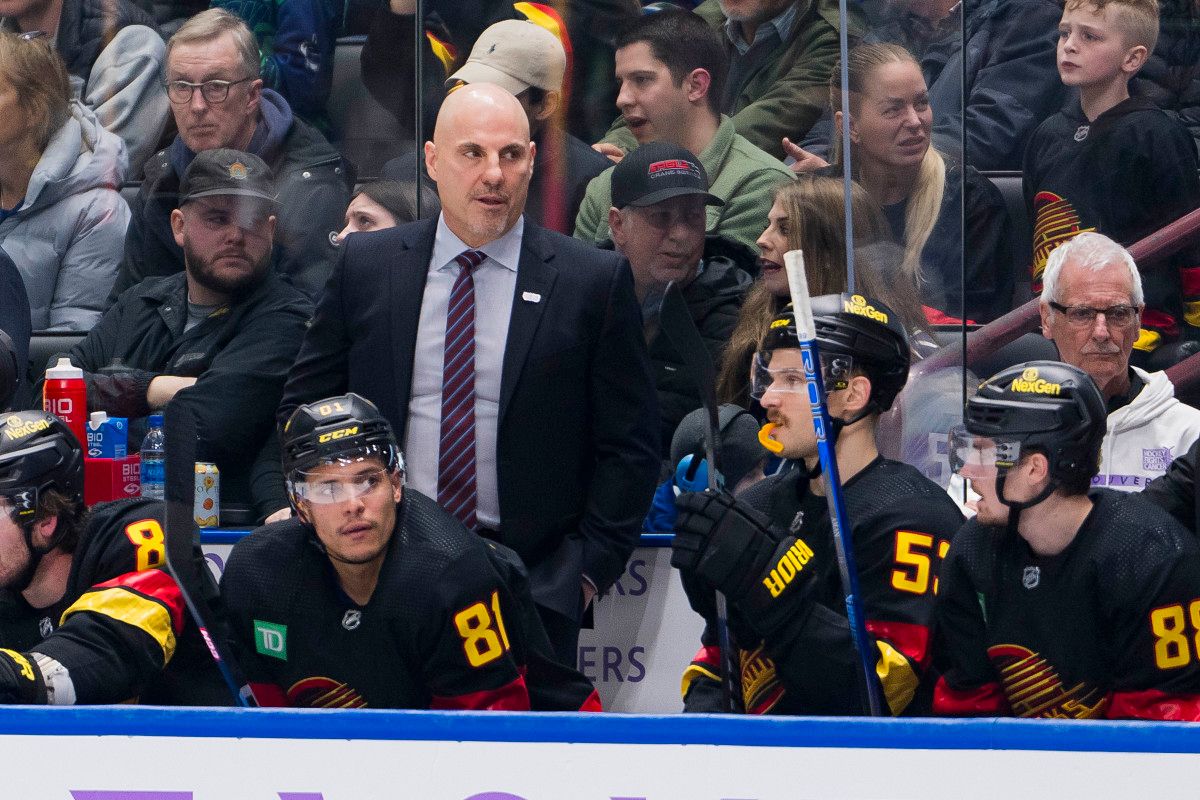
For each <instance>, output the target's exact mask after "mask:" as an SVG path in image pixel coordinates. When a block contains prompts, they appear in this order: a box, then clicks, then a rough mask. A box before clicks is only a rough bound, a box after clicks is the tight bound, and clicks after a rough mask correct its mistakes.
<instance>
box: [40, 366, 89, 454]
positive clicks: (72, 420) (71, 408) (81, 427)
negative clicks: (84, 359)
mask: <svg viewBox="0 0 1200 800" xmlns="http://www.w3.org/2000/svg"><path fill="white" fill-rule="evenodd" d="M42 408H43V409H45V410H46V411H49V412H50V413H51V414H53V415H55V416H56V417H58V418H59V419H61V420H62V421H63V422H65V423H67V427H68V428H70V429H71V432H72V433H74V434H75V438H77V439H79V443H80V445H81V446H82V447H84V448H86V447H87V416H88V412H87V384H86V383H84V382H83V370H81V369H80V368H79V367H77V366H75V365H74V364H72V363H71V359H69V358H66V357H63V358H60V359H59V360H58V363H57V364H55V365H54V366H53V367H51V368H50V369H48V370H46V384H45V388H44V389H43V390H42Z"/></svg>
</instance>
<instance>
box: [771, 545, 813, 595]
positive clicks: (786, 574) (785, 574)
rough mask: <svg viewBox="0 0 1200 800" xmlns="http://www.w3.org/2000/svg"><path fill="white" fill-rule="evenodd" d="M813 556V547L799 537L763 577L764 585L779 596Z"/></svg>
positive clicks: (772, 593)
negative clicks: (768, 573)
mask: <svg viewBox="0 0 1200 800" xmlns="http://www.w3.org/2000/svg"><path fill="white" fill-rule="evenodd" d="M812 557H813V551H812V548H811V547H809V546H808V545H807V544H805V543H804V540H803V539H797V540H796V543H795V544H793V545H792V546H791V547H789V548H788V551H787V552H786V553H784V554H783V555H782V556H780V558H779V561H778V562H777V563H776V564H775V567H774V569H772V570H771V574H770V575H768V576H767V577H765V578H763V586H765V587H767V591H768V592H770V593H771V597H779V595H781V594H783V590H784V589H786V588H787V587H788V584H790V583H791V582H792V579H793V578H795V577H796V576H797V575H799V574H800V571H801V570H802V569H804V565H805V564H807V563H808V560H809V559H810V558H812Z"/></svg>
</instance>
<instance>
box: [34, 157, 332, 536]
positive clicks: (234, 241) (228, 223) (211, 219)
mask: <svg viewBox="0 0 1200 800" xmlns="http://www.w3.org/2000/svg"><path fill="white" fill-rule="evenodd" d="M179 201H180V202H179V208H177V209H174V210H173V211H172V212H171V218H170V224H171V228H172V234H173V236H174V237H175V238H174V241H175V243H176V244H177V245H178V246H179V248H180V249H181V250H182V251H183V253H184V262H185V268H184V271H183V272H182V273H178V274H175V275H167V276H163V277H154V278H147V279H146V280H144V281H142V282H141V283H139V284H138V285H137V286H134V287H133V288H131V289H129V290H128V291H126V292H124V293H123V294H122V295H121V297H120V299H119V300H117V303H116V305H114V306H113V307H112V308H110V309H109V310H108V311H107V312H105V314H104V316H103V317H101V318H100V321H99V322H98V323H97V324H96V326H95V327H94V328H92V330H91V331H90V332H89V333H88V335H87V337H86V338H85V339H84V340H83V341H81V342H80V343H78V344H77V345H75V346H74V347H73V348H71V351H70V353H69V356H70V359H71V363H73V364H74V365H75V366H77V367H79V368H80V369H82V370H83V373H84V381H85V382H86V383H87V394H88V409H89V410H91V411H106V412H108V413H109V414H110V415H112V416H118V417H128V418H129V419H130V420H131V424H130V441H131V442H132V443H136V442H139V441H141V439H140V438H138V437H139V435H140V433H141V432H142V430H143V428H142V424H141V418H144V417H145V416H147V415H148V414H152V413H166V414H168V415H169V414H170V413H171V411H170V407H167V405H168V403H171V404H179V403H187V404H189V405H191V406H192V407H193V408H194V409H195V412H196V415H197V419H198V420H200V442H199V458H200V459H201V460H204V461H212V462H214V463H216V465H217V467H218V468H219V469H220V470H221V510H222V514H223V515H224V516H225V517H226V518H227V519H232V518H233V517H232V514H233V513H234V509H235V507H238V506H241V507H247V506H249V505H250V504H251V503H254V504H255V505H257V506H259V510H260V511H266V512H268V513H269V512H270V511H274V510H276V509H277V508H279V505H278V502H279V498H276V497H270V498H268V497H261V498H257V497H255V492H254V491H252V490H251V475H252V473H253V468H252V466H251V464H252V462H253V461H254V458H255V456H256V454H257V453H258V452H259V449H260V448H261V447H262V446H263V445H264V443H265V442H266V440H267V438H268V437H269V436H270V434H271V431H272V429H273V425H272V419H273V415H274V411H275V407H276V406H277V405H278V404H279V398H280V395H281V394H282V393H283V384H284V380H285V378H286V376H287V371H288V368H289V367H291V364H292V360H293V359H294V358H295V356H296V351H297V350H298V349H299V348H300V339H301V338H302V337H303V335H304V328H305V325H306V324H307V322H308V319H309V317H310V316H311V315H312V303H311V302H309V300H308V298H306V297H305V296H304V295H303V294H302V293H301V292H300V291H299V290H297V289H296V288H295V287H292V286H288V285H287V283H286V282H285V281H284V280H283V279H282V278H281V277H280V276H278V275H276V274H275V273H274V272H272V270H271V267H270V258H271V245H272V234H273V231H274V230H275V228H276V216H275V215H276V213H277V208H278V204H277V203H276V201H275V188H274V186H273V184H272V182H271V177H270V171H269V170H268V168H267V165H266V164H265V163H263V161H262V159H259V158H257V157H255V156H253V155H251V154H250V153H243V152H240V151H238V150H206V151H204V152H203V153H201V154H199V155H198V156H196V157H195V158H194V159H192V162H191V164H189V165H188V168H187V171H186V172H185V173H184V175H183V182H182V183H181V184H180V198H179ZM52 361H53V359H52ZM35 396H38V397H40V396H41V394H40V390H38V393H37V394H36V395H35ZM164 407H166V410H165V412H164V410H163V409H164ZM279 494H282V492H281V491H280V492H279ZM256 500H257V501H258V502H257V503H255V501H256ZM267 506H270V508H267ZM252 519H253V517H252ZM245 521H249V520H245Z"/></svg>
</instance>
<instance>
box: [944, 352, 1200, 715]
mask: <svg viewBox="0 0 1200 800" xmlns="http://www.w3.org/2000/svg"><path fill="white" fill-rule="evenodd" d="M1104 433H1105V407H1104V401H1103V399H1102V398H1101V395H1100V391H1099V389H1097V388H1096V385H1095V384H1094V383H1093V382H1092V379H1091V378H1090V377H1088V375H1087V374H1086V373H1084V372H1083V371H1081V370H1079V369H1077V368H1075V367H1072V366H1068V365H1066V364H1061V363H1058V362H1054V361H1031V362H1027V363H1025V364H1019V365H1017V366H1015V367H1010V368H1008V369H1006V370H1003V371H1002V372H1000V373H998V374H996V375H994V376H993V377H991V378H990V379H988V380H987V381H985V382H984V383H983V384H982V385H981V386H980V387H979V392H978V394H977V395H976V396H975V397H973V398H971V400H970V401H968V403H967V411H966V423H965V426H964V429H963V430H959V431H955V432H954V433H953V435H952V439H951V460H952V466H953V467H954V468H955V470H956V471H957V472H959V473H960V474H961V475H962V476H963V477H965V478H967V479H969V480H970V481H971V484H972V486H973V487H974V489H975V491H976V492H978V493H979V495H980V500H979V513H978V516H976V517H975V519H973V520H971V521H970V522H968V523H967V524H966V525H964V526H963V528H962V530H960V531H959V533H958V535H957V536H956V537H955V538H954V542H953V544H951V546H950V552H949V555H948V556H947V557H946V561H945V563H944V564H943V566H942V574H941V591H940V593H939V595H938V598H937V616H936V619H937V626H938V631H939V637H938V644H937V647H936V649H935V656H936V659H935V660H936V663H937V666H938V667H939V668H940V669H942V670H943V676H942V678H941V679H940V680H939V681H938V684H937V689H936V691H935V695H934V710H935V711H936V712H937V713H939V714H946V715H958V716H966V715H988V716H991V715H1008V714H1012V715H1015V716H1022V717H1053V718H1081V719H1082V718H1140V719H1159V720H1168V719H1169V720H1193V721H1195V720H1200V635H1198V634H1200V547H1198V546H1197V543H1196V541H1195V538H1194V537H1193V536H1191V535H1190V534H1189V533H1188V532H1187V531H1186V530H1184V529H1183V528H1182V527H1181V526H1180V525H1179V524H1178V523H1177V522H1176V521H1175V520H1174V519H1172V518H1171V516H1170V515H1169V514H1167V512H1165V511H1163V510H1162V509H1160V508H1159V507H1158V506H1156V505H1155V504H1154V503H1152V502H1150V501H1149V500H1147V499H1146V498H1145V497H1144V496H1143V495H1140V494H1126V493H1121V492H1116V491H1114V490H1111V489H1092V490H1091V491H1090V492H1089V486H1090V485H1091V479H1092V476H1093V475H1095V474H1096V472H1097V471H1098V468H1099V458H1100V443H1101V440H1102V439H1103V437H1104Z"/></svg>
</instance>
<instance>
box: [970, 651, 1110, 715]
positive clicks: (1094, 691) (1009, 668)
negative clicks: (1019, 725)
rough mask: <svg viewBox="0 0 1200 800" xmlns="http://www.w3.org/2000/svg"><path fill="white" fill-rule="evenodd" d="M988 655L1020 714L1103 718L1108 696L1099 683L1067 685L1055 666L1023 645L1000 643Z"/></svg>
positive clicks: (1008, 696) (1011, 703) (1009, 699)
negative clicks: (1096, 684) (1098, 685)
mask: <svg viewBox="0 0 1200 800" xmlns="http://www.w3.org/2000/svg"><path fill="white" fill-rule="evenodd" d="M988 658H989V659H991V661H992V663H993V664H994V665H995V666H996V671H997V672H999V673H1000V680H1001V682H1002V683H1003V684H1004V694H1005V696H1006V697H1007V698H1008V703H1009V705H1010V706H1011V707H1012V710H1013V713H1014V714H1016V715H1017V716H1018V717H1041V718H1044V719H1092V718H1094V717H1103V716H1104V709H1105V708H1106V707H1107V706H1108V696H1107V695H1106V694H1105V693H1104V692H1102V691H1101V690H1100V689H1098V688H1097V687H1095V686H1089V685H1088V684H1086V683H1083V682H1080V683H1077V684H1075V685H1074V686H1071V687H1069V688H1068V687H1066V686H1064V685H1063V682H1062V678H1061V677H1060V676H1059V674H1058V672H1057V670H1055V669H1054V665H1053V664H1051V663H1050V662H1049V661H1047V660H1046V659H1044V658H1042V657H1041V656H1040V655H1039V654H1037V653H1035V652H1033V651H1032V650H1030V649H1028V648H1026V647H1022V646H1021V645H1019V644H996V645H992V646H991V647H989V648H988Z"/></svg>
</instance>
